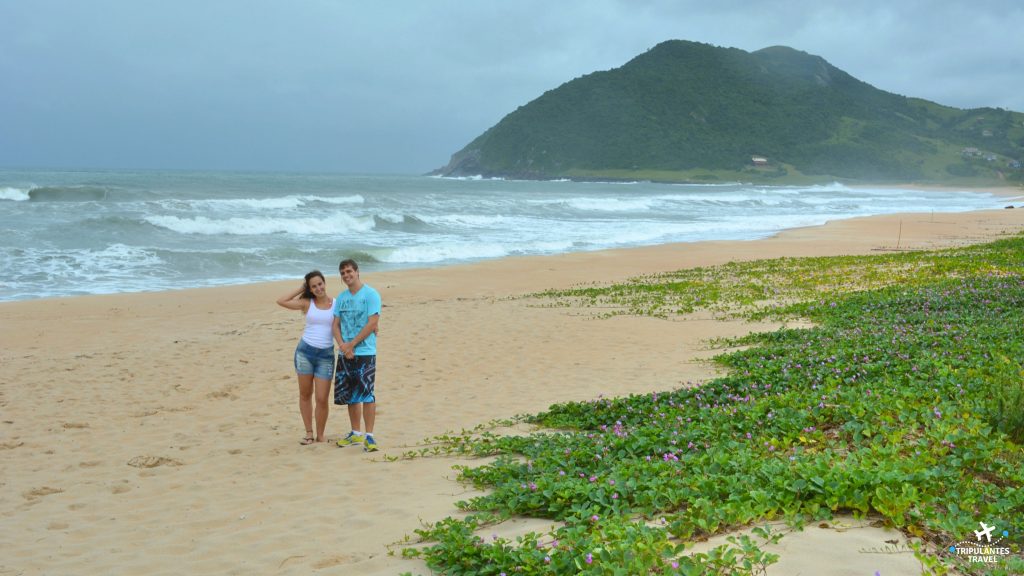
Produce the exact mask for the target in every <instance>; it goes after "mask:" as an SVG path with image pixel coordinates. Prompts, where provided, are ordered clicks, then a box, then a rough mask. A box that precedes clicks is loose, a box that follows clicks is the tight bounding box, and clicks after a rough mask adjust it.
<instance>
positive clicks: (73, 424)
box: [63, 422, 89, 430]
mask: <svg viewBox="0 0 1024 576" xmlns="http://www.w3.org/2000/svg"><path fill="white" fill-rule="evenodd" d="M63 426H64V429H65V430H72V429H80V428H88V427H89V424H88V423H86V422H65V423H64V424H63Z"/></svg>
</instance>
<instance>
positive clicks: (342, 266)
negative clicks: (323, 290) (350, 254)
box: [338, 258, 359, 272]
mask: <svg viewBox="0 0 1024 576" xmlns="http://www.w3.org/2000/svg"><path fill="white" fill-rule="evenodd" d="M346 266H351V267H352V269H353V270H355V271H356V272H359V264H357V263H356V261H355V260H353V259H351V258H346V259H344V260H342V261H341V264H338V272H341V271H342V270H344V269H345V267H346Z"/></svg>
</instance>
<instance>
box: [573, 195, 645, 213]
mask: <svg viewBox="0 0 1024 576" xmlns="http://www.w3.org/2000/svg"><path fill="white" fill-rule="evenodd" d="M654 202H655V200H654V199H653V198H592V197H590V198H588V197H581V198H572V199H570V200H568V201H567V202H566V203H567V204H568V205H569V206H570V207H572V208H575V209H576V210H587V211H591V212H642V211H644V210H650V209H651V206H653V205H654Z"/></svg>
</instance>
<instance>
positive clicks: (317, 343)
mask: <svg viewBox="0 0 1024 576" xmlns="http://www.w3.org/2000/svg"><path fill="white" fill-rule="evenodd" d="M277 303H278V305H280V306H283V307H285V308H288V309H289V310H301V311H302V313H303V314H305V315H306V328H305V330H303V332H302V339H301V340H299V345H298V346H297V347H296V348H295V373H296V374H297V375H298V377H299V413H300V414H302V423H303V424H305V425H306V436H305V438H303V439H302V440H301V441H299V444H302V445H303V446H306V445H309V444H312V443H313V442H323V441H324V430H325V429H326V428H327V410H328V406H327V396H328V394H329V393H330V391H331V377H332V376H333V375H334V335H333V334H332V333H331V324H332V323H333V321H334V299H333V298H331V297H330V296H328V295H327V281H326V280H324V275H323V274H321V273H320V271H319V270H313V271H312V272H310V273H309V274H306V278H305V280H304V281H303V283H302V286H300V287H298V288H296V289H295V290H292V291H291V292H289V293H287V294H285V295H284V296H281V297H280V298H278V299H277ZM314 390H315V392H316V436H314V435H313V402H312V396H313V392H314Z"/></svg>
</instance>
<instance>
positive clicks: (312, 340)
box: [302, 300, 334, 348]
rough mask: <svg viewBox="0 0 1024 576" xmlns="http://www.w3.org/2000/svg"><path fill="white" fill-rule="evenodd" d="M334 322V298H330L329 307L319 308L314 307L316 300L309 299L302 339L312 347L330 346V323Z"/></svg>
mask: <svg viewBox="0 0 1024 576" xmlns="http://www.w3.org/2000/svg"><path fill="white" fill-rule="evenodd" d="M333 323H334V300H331V307H330V308H328V309H327V310H321V309H319V308H317V307H316V302H315V301H313V300H310V301H309V311H308V312H306V329H305V330H303V331H302V341H303V342H305V343H306V344H309V345H310V346H313V347H314V348H331V347H333V346H334V334H333V333H332V332H331V325H332V324H333Z"/></svg>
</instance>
